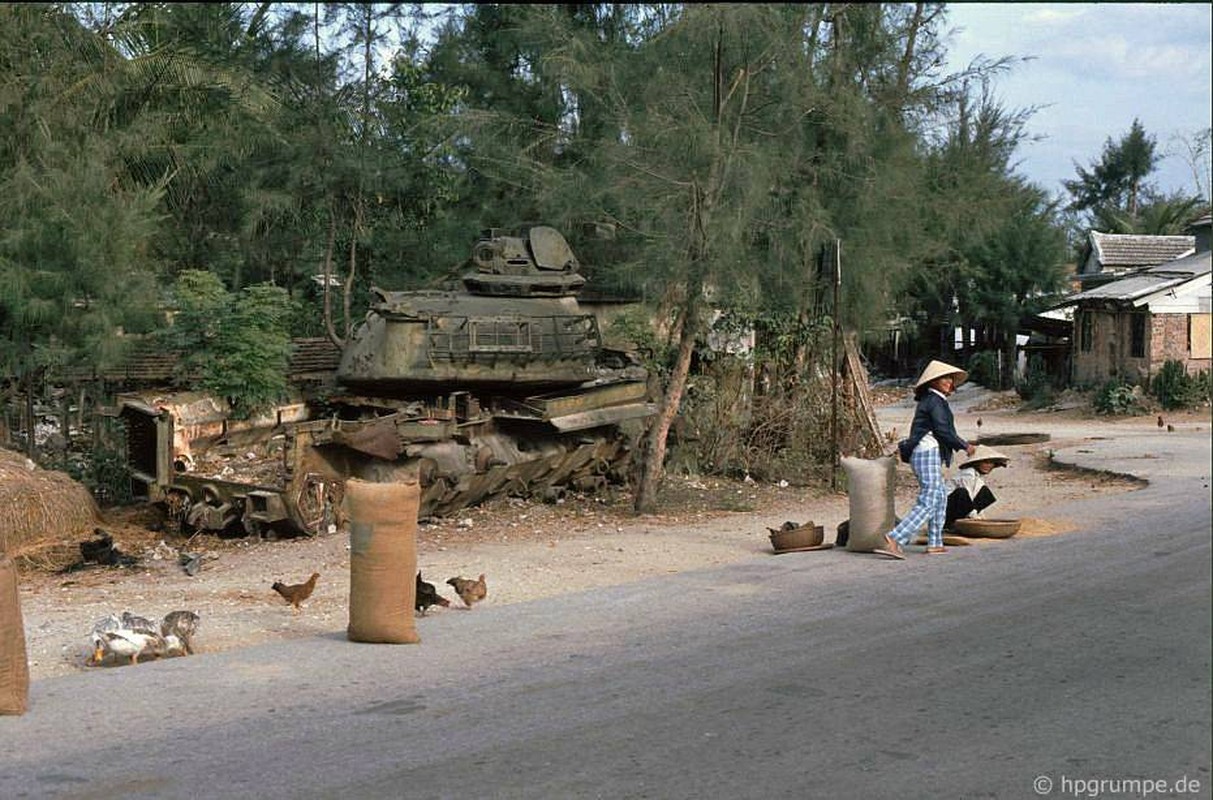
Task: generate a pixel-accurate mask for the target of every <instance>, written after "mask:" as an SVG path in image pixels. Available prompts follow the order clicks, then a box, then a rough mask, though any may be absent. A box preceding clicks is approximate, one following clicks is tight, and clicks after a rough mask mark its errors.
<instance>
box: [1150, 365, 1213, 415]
mask: <svg viewBox="0 0 1213 800" xmlns="http://www.w3.org/2000/svg"><path fill="white" fill-rule="evenodd" d="M1204 382H1205V383H1206V384H1207V380H1206V381H1204ZM1150 393H1151V394H1152V395H1154V397H1155V398H1156V399H1157V400H1158V402H1159V404H1160V405H1162V407H1163V408H1165V409H1167V410H1168V411H1169V410H1172V409H1176V408H1186V407H1187V406H1192V405H1195V404H1196V403H1198V402H1200V401H1201V400H1202V399H1204V398H1202V397H1201V392H1200V386H1199V385H1198V381H1197V380H1195V379H1193V378H1192V377H1190V376H1189V375H1188V371H1187V370H1186V369H1184V365H1183V362H1181V361H1175V360H1172V361H1167V362H1165V363H1164V364H1163V365H1162V369H1160V370H1158V374H1157V375H1155V376H1154V380H1152V381H1151V382H1150ZM1207 396H1208V391H1207V390H1206V392H1205V397H1207Z"/></svg>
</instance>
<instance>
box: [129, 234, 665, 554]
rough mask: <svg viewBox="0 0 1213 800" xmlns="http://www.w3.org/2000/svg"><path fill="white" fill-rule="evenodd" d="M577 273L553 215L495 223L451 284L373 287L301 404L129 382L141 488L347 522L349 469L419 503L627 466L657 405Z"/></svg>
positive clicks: (589, 477) (246, 521)
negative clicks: (175, 391)
mask: <svg viewBox="0 0 1213 800" xmlns="http://www.w3.org/2000/svg"><path fill="white" fill-rule="evenodd" d="M584 283H585V279H584V277H583V276H582V275H581V274H580V273H579V264H578V262H577V259H576V257H575V256H574V255H573V252H572V249H571V248H570V247H569V245H568V243H567V241H566V240H565V239H564V237H563V236H562V235H561V234H560V233H559V232H558V231H556V230H555V229H553V228H550V227H546V226H534V227H529V228H525V229H522V230H520V231H515V232H509V233H506V232H503V231H501V230H496V229H494V230H489V231H486V232H485V233H484V234H483V235H482V237H481V238H480V239H479V240H478V241H477V242H476V243H475V245H474V246H473V248H472V255H471V258H470V259H469V262H468V269H467V271H466V272H465V274H464V275H463V276H462V278H461V282H460V286H459V287H458V288H456V289H450V290H442V291H437V290H427V291H399V292H393V291H384V290H380V289H374V290H372V291H373V301H372V303H371V306H370V309H369V311H368V312H367V315H366V318H365V320H364V321H363V322H362V323H361V324H360V325H359V326H358V327H357V328H356V329H355V330H354V332H353V333H352V335H351V336H350V338H349V340H348V341H347V342H346V343H345V346H344V347H343V348H342V349H341V353H340V360H339V363H338V366H337V368H336V371H335V375H334V381H333V383H332V385H331V387H330V388H329V390H328V391H325V392H320V393H314V394H313V396H312V397H310V398H309V399H308V400H307V401H306V403H305V404H304V406H305V410H304V411H303V412H302V413H301V412H300V404H299V403H292V404H289V405H286V406H283V407H280V408H279V409H277V411H276V413H271V414H267V415H265V416H264V417H262V418H260V419H262V420H263V422H262V423H258V422H257V421H255V420H254V421H248V422H245V423H241V424H236V423H235V422H234V421H232V420H230V419H229V418H228V417H227V416H225V413H224V410H223V404H222V402H221V401H217V400H214V401H212V402H211V403H210V404H205V403H200V402H199V399H198V398H197V397H196V396H193V395H189V396H187V395H184V394H182V395H177V396H171V397H164V396H161V397H155V398H153V397H148V396H146V395H143V396H127V397H124V398H121V399H120V403H119V407H120V414H121V416H123V417H124V418H125V419H126V422H127V430H128V442H129V445H128V446H129V448H130V458H129V459H128V460H129V461H130V462H131V464H132V466H133V467H135V473H136V483H137V485H138V489H137V492H139V491H140V490H141V492H142V493H143V494H145V495H146V496H147V497H148V499H150V500H152V501H154V502H162V503H163V504H164V505H165V506H166V507H167V508H168V510H169V512H170V519H174V518H175V519H176V520H177V521H179V522H180V523H181V525H182V526H183V527H184V528H188V529H209V530H216V531H220V530H231V529H233V528H240V527H242V528H243V529H244V530H245V531H246V532H248V533H253V534H259V533H262V532H266V531H268V530H276V531H293V532H303V533H308V534H313V533H318V532H323V531H326V530H329V531H331V530H335V529H337V528H338V527H340V522H341V514H340V502H341V497H342V493H343V486H344V481H345V480H346V479H347V478H350V477H357V478H361V479H364V480H372V481H377V482H391V481H417V482H419V484H420V486H421V492H422V494H421V508H420V511H419V516H421V517H423V518H424V517H433V516H446V515H449V514H452V513H454V512H456V511H458V510H459V509H461V508H464V507H466V506H470V505H474V504H476V503H478V502H480V501H481V500H483V499H485V498H486V497H489V496H492V495H496V494H500V493H508V494H511V495H515V496H540V497H543V498H545V499H551V498H555V497H557V496H559V495H560V494H561V493H563V492H564V491H566V490H567V489H569V488H574V489H577V490H580V491H597V490H601V489H603V488H605V487H606V486H607V485H608V484H610V483H617V482H620V481H622V480H623V479H624V471H625V467H626V465H627V463H628V460H629V456H630V452H631V447H632V444H633V442H634V441H635V437H636V436H637V435H639V433H640V430H641V425H642V423H643V420H644V418H646V417H648V416H650V415H651V414H652V413H653V406H652V405H651V404H649V403H648V402H646V396H645V393H646V385H647V384H646V375H645V371H644V370H643V368H641V367H640V366H639V365H638V364H637V363H636V362H635V361H634V360H633V359H631V358H630V357H628V355H627V354H626V353H622V352H619V351H614V350H609V349H608V348H606V347H604V344H603V341H602V336H601V332H600V330H599V327H598V322H597V320H596V318H595V317H594V315H593V314H591V313H587V312H585V311H584V310H582V309H581V308H580V306H579V304H578V301H577V295H578V293H579V292H580V290H581V288H582V286H583V285H584ZM200 408H204V409H205V412H200V411H199V409H200ZM245 476H248V479H247V480H246V479H245Z"/></svg>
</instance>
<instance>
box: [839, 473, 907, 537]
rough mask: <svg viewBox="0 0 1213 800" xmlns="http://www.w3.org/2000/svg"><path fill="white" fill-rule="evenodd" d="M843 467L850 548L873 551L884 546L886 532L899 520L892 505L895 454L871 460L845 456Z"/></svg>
mask: <svg viewBox="0 0 1213 800" xmlns="http://www.w3.org/2000/svg"><path fill="white" fill-rule="evenodd" d="M842 468H843V469H844V470H846V473H847V495H848V499H849V501H850V508H851V518H850V525H849V526H848V527H849V532H848V538H847V550H850V551H851V552H853V553H870V552H872V551H873V550H875V549H876V548H878V547H883V546H884V535H885V534H886V533H888V532H889V531H891V530H893V526H894V525H896V524H897V516H896V513H895V512H894V509H893V487H894V485H895V484H894V481H895V478H896V475H895V470H896V469H897V461H896V460H895V459H894V458H893V457H892V456H882V457H880V458H873V459H870V460H869V459H864V458H855V457H853V456H843V458H842Z"/></svg>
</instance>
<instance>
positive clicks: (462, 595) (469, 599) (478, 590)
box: [447, 573, 489, 608]
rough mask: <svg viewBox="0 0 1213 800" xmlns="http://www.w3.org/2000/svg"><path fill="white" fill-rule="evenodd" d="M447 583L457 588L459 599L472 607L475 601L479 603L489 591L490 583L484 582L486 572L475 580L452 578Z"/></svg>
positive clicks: (456, 592)
mask: <svg viewBox="0 0 1213 800" xmlns="http://www.w3.org/2000/svg"><path fill="white" fill-rule="evenodd" d="M447 585H449V586H453V587H454V588H455V594H457V595H459V599H460V600H462V601H463V604H464V605H465V606H467V607H468V608H471V607H472V604H473V603H479V602H480V601H481V600H483V599H484V598H485V597H487V596H488V593H489V587H488V584H486V583H485V582H484V573H481V575H480V577H479V578H477V579H476V580H474V581H473V580H469V579H468V578H462V577H460V578H450V579H448V580H447Z"/></svg>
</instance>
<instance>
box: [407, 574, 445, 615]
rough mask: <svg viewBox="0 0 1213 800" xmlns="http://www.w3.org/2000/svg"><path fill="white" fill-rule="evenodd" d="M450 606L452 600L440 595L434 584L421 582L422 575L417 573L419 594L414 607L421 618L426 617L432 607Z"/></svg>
mask: <svg viewBox="0 0 1213 800" xmlns="http://www.w3.org/2000/svg"><path fill="white" fill-rule="evenodd" d="M450 604H451V601H450V600H447V599H446V598H445V597H443V596H442V595H440V594H438V588H437V587H436V586H434V584H432V583H430V582H429V581H423V580H421V573H420V572H418V573H417V594H416V597H415V598H414V600H413V607H414V608H415V609H416V610H417V611H420V612H421V616H423V617H424V616H425V612H426V609H428V608H429V607H430V606H434V605H437V606H442V607H443V608H446V607H447V606H449V605H450Z"/></svg>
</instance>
